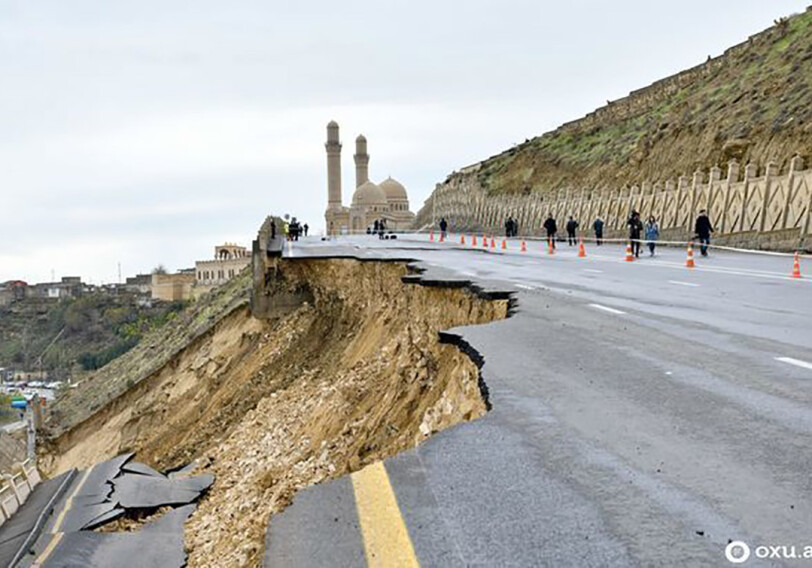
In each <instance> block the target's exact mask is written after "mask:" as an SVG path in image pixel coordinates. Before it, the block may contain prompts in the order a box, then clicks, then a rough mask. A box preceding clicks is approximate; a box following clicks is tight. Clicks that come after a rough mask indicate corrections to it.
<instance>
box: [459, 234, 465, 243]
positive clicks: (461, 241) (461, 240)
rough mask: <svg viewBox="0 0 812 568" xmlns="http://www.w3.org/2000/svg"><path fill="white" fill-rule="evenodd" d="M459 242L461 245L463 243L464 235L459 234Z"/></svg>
mask: <svg viewBox="0 0 812 568" xmlns="http://www.w3.org/2000/svg"><path fill="white" fill-rule="evenodd" d="M460 244H461V245H464V244H465V235H460Z"/></svg>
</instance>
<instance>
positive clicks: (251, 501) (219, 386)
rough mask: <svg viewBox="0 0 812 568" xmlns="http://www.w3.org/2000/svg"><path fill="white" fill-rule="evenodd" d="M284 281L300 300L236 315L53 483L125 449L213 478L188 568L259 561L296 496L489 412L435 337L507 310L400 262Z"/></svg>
mask: <svg viewBox="0 0 812 568" xmlns="http://www.w3.org/2000/svg"><path fill="white" fill-rule="evenodd" d="M283 271H284V276H285V281H286V282H287V283H288V285H290V286H296V287H297V288H299V289H301V287H302V286H303V285H304V286H306V287H307V288H308V289H309V292H310V294H311V297H312V298H313V300H312V301H311V302H305V303H303V304H302V305H301V306H299V307H298V308H297V309H295V311H293V312H291V313H289V314H288V315H286V316H284V317H279V318H277V319H273V320H267V321H264V320H258V319H256V318H254V317H252V316H251V314H250V311H249V309H248V308H247V307H237V308H236V309H234V310H233V311H231V312H230V313H229V315H227V316H225V317H224V318H222V319H221V320H220V321H219V322H218V323H216V324H215V325H214V327H213V328H212V329H210V330H209V331H208V332H207V333H205V334H204V335H202V336H199V337H197V338H195V339H193V340H192V342H191V343H190V344H189V345H188V346H187V347H185V348H184V349H182V350H181V351H180V352H179V353H178V354H177V355H175V356H174V357H172V358H171V359H170V360H169V361H168V362H167V363H166V364H165V365H163V366H162V367H161V368H160V369H158V370H156V371H155V372H154V373H152V374H151V375H150V376H148V377H147V378H145V379H144V380H142V381H140V382H139V383H137V384H135V385H134V386H133V387H132V388H131V389H129V390H128V391H126V392H125V393H124V394H122V395H121V396H118V397H117V398H116V399H114V400H113V401H111V402H110V403H109V404H107V405H106V406H104V407H103V408H102V409H101V410H99V411H97V412H96V413H95V414H93V415H92V416H91V417H89V418H88V419H87V420H85V421H84V422H82V423H81V424H79V425H78V426H76V427H74V428H72V429H70V430H68V431H67V432H65V433H63V434H62V435H61V436H59V437H57V438H55V439H54V440H52V443H51V445H50V451H49V455H48V456H45V459H46V463H48V464H49V470H50V471H51V472H54V473H55V472H58V471H62V470H64V469H66V468H69V467H74V466H87V465H89V464H91V463H93V462H95V461H98V460H101V459H105V458H108V457H111V456H113V455H115V454H117V453H120V452H122V451H125V450H130V451H135V452H136V458H137V459H138V460H140V461H144V462H147V463H149V464H151V465H153V466H155V467H157V468H159V469H166V468H170V467H174V466H178V465H182V464H185V463H188V462H190V461H195V460H196V462H197V463H198V469H199V470H201V471H208V472H211V473H214V474H215V476H216V482H215V484H214V486H213V488H212V489H211V491H210V492H209V493H208V495H207V496H206V497H205V498H204V500H203V501H202V502H201V504H200V506H199V508H198V510H197V512H196V513H195V514H194V515H193V517H192V518H191V519H190V521H189V523H188V525H187V531H186V537H187V547H188V549H189V554H190V557H189V564H190V566H252V565H258V563H259V559H260V554H261V552H262V548H263V540H264V532H265V528H266V527H267V523H268V518H269V515H270V514H272V513H274V512H277V511H280V510H281V509H282V508H284V507H285V506H286V505H287V504H288V503H289V502H290V500H291V498H292V496H293V495H294V493H295V492H296V491H297V490H299V489H300V488H302V487H305V486H307V485H310V484H313V483H316V482H319V481H322V480H325V479H328V478H332V477H337V476H340V475H343V474H346V473H349V472H352V471H355V470H357V469H359V468H361V467H363V466H364V465H366V464H368V463H370V462H372V461H374V460H377V459H381V458H383V457H387V456H390V455H393V454H395V453H397V452H398V451H401V450H403V449H406V448H409V447H412V446H414V445H415V444H417V443H419V442H420V441H421V440H423V439H425V438H426V437H428V436H430V435H431V434H432V433H433V432H436V431H438V430H441V429H443V428H446V427H449V426H451V425H453V424H456V423H458V422H460V421H464V420H470V419H473V418H476V417H478V416H480V415H482V414H483V413H484V412H485V411H486V406H485V401H484V400H483V398H482V395H481V392H480V388H479V384H478V380H479V370H478V368H477V366H476V365H475V364H474V363H473V362H472V361H471V359H470V358H469V357H468V356H467V355H465V354H463V353H462V352H461V351H460V350H459V349H458V348H457V347H456V346H454V345H452V344H448V343H442V342H441V341H440V335H439V332H440V331H442V330H444V329H447V328H450V327H454V326H458V325H463V324H477V323H485V322H488V321H492V320H494V319H498V318H503V317H506V315H507V311H508V301H507V300H505V299H498V300H494V299H490V298H484V297H481V296H478V295H477V294H475V293H473V292H471V291H468V290H466V289H462V288H443V287H434V286H432V287H427V286H421V285H416V284H404V283H403V282H402V280H401V278H402V277H403V276H404V275H406V274H407V272H408V268H407V266H406V265H405V264H404V263H382V262H358V261H354V260H298V261H286V262H284V263H283ZM271 538H273V535H271Z"/></svg>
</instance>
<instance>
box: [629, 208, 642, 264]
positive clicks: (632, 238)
mask: <svg viewBox="0 0 812 568" xmlns="http://www.w3.org/2000/svg"><path fill="white" fill-rule="evenodd" d="M626 224H627V225H628V226H629V242H630V243H631V245H632V252H633V253H634V257H635V258H640V236H641V233H642V232H643V222H642V221H641V220H640V213H638V212H637V211H632V214H631V216H630V217H629V220H628V221H627V223H626Z"/></svg>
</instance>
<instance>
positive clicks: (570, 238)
mask: <svg viewBox="0 0 812 568" xmlns="http://www.w3.org/2000/svg"><path fill="white" fill-rule="evenodd" d="M577 230H578V221H576V220H575V219H573V218H572V215H570V219H569V221H567V244H569V245H570V246H572V245H574V244H576V243H577V241H576V237H575V231H577Z"/></svg>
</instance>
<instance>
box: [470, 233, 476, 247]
mask: <svg viewBox="0 0 812 568" xmlns="http://www.w3.org/2000/svg"><path fill="white" fill-rule="evenodd" d="M471 246H472V247H475V246H476V235H472V236H471Z"/></svg>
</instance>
